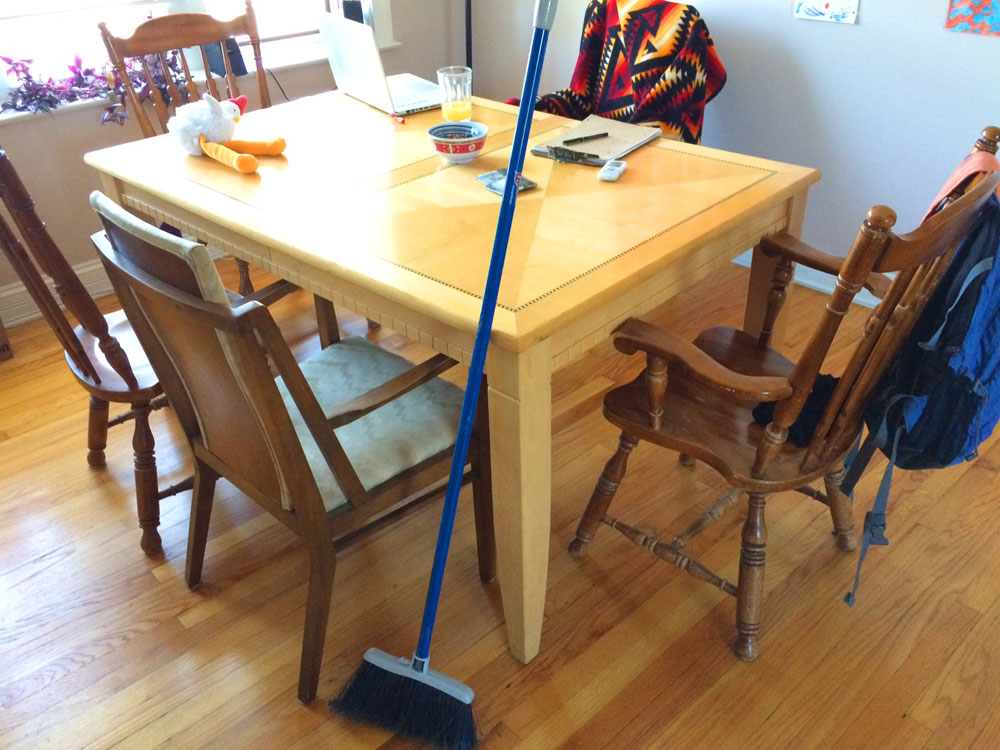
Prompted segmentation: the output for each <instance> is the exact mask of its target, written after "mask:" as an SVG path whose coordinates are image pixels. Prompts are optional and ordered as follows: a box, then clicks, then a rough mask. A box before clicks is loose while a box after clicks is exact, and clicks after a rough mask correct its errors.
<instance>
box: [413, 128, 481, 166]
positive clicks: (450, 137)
mask: <svg viewBox="0 0 1000 750" xmlns="http://www.w3.org/2000/svg"><path fill="white" fill-rule="evenodd" d="M488 131H489V128H487V127H486V126H485V125H483V123H481V122H472V121H469V120H467V121H463V122H441V123H438V124H437V125H434V126H432V127H431V128H429V129H428V130H427V135H428V136H430V139H431V142H432V143H433V144H434V149H435V150H436V151H437V152H438V153H439V154H441V157H442V158H443V159H444V160H445V161H446V162H449V163H451V164H465V163H466V162H470V161H472V160H473V159H475V158H476V157H477V156H479V154H480V153H482V150H483V146H484V145H486V133H487V132H488Z"/></svg>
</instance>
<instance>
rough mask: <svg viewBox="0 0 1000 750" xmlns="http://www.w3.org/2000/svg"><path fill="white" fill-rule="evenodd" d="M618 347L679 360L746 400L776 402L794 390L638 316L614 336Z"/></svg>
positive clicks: (710, 384) (719, 387) (701, 379)
mask: <svg viewBox="0 0 1000 750" xmlns="http://www.w3.org/2000/svg"><path fill="white" fill-rule="evenodd" d="M614 344H615V348H616V349H618V351H620V352H623V353H625V354H634V353H635V352H636V351H640V350H641V351H644V352H646V353H647V354H651V355H653V356H655V357H659V358H662V359H664V360H666V361H668V362H676V363H677V364H679V365H682V366H683V367H685V368H687V370H688V371H689V372H690V373H691V375H693V376H694V377H696V378H697V379H698V381H699V382H700V383H702V384H703V385H707V386H708V387H710V388H714V389H715V390H717V391H720V392H723V393H726V394H730V395H732V396H733V397H734V398H739V399H742V400H746V401H753V402H757V401H775V400H777V399H779V398H785V397H786V396H788V395H789V394H790V393H791V391H792V388H791V385H790V384H789V382H788V380H787V379H786V378H779V377H759V376H753V375H743V374H741V373H738V372H736V371H734V370H731V369H729V368H728V367H725V366H724V365H721V364H719V362H717V361H716V360H714V359H713V358H712V357H711V356H709V355H708V354H706V353H705V352H703V351H702V350H701V349H699V348H698V347H696V346H694V345H693V344H691V343H689V342H687V341H685V340H684V339H682V338H680V337H678V336H675V335H674V334H672V333H670V332H669V331H664V330H663V329H661V328H657V327H656V326H653V325H650V324H649V323H647V322H645V321H643V320H640V319H639V318H629V319H628V320H627V321H625V323H623V324H622V325H621V326H620V327H619V328H618V330H617V331H616V332H615V335H614Z"/></svg>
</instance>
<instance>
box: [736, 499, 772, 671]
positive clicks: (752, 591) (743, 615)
mask: <svg viewBox="0 0 1000 750" xmlns="http://www.w3.org/2000/svg"><path fill="white" fill-rule="evenodd" d="M766 501H767V496H766V495H763V494H760V493H757V492H751V493H749V498H748V501H747V504H748V506H749V507H748V511H747V520H746V522H745V523H744V524H743V535H742V537H743V548H742V550H741V551H740V578H739V582H738V583H737V593H736V630H737V632H738V636H737V639H736V644H735V645H734V646H733V651H734V652H735V653H736V656H737V657H739V658H740V659H742V660H743V661H753V660H754V659H756V658H757V655H758V650H759V647H758V644H757V641H758V637H759V635H760V600H761V597H762V596H763V593H764V558H765V553H766V550H767V524H766V523H765V521H764V504H765V503H766Z"/></svg>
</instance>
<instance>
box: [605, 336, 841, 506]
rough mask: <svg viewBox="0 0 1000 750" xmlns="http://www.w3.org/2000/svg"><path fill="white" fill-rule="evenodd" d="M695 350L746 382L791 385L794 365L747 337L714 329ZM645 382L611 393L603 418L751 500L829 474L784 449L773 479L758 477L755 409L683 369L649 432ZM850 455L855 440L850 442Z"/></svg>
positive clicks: (672, 377) (671, 381) (797, 451)
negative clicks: (699, 464)
mask: <svg viewBox="0 0 1000 750" xmlns="http://www.w3.org/2000/svg"><path fill="white" fill-rule="evenodd" d="M693 343H694V345H695V346H697V347H698V348H699V349H701V350H702V351H704V352H706V353H707V354H709V355H710V356H711V357H712V358H713V359H715V360H716V361H717V362H719V363H720V364H723V365H725V366H726V367H729V368H730V369H732V370H734V371H736V372H739V373H741V374H744V375H769V376H780V377H788V376H789V375H790V374H791V372H792V369H793V367H794V365H793V363H792V362H790V361H789V360H788V359H786V358H785V357H784V356H782V355H781V354H780V353H778V352H776V351H775V350H773V349H760V348H758V347H757V343H756V339H755V338H754V337H752V336H749V335H747V334H746V333H744V332H743V331H740V330H737V329H734V328H726V327H721V326H720V327H715V328H708V329H706V330H704V331H702V332H701V333H700V334H698V336H697V337H696V338H695V340H694V342H693ZM647 404H648V387H647V385H646V381H645V375H644V374H642V375H639V377H637V378H636V379H635V380H633V381H632V382H631V383H629V384H627V385H624V386H622V387H620V388H615V389H614V390H612V391H610V392H609V393H608V394H607V395H606V396H605V398H604V414H605V416H606V417H607V418H608V420H609V421H610V422H612V424H614V425H616V426H618V427H619V428H621V429H622V430H623V431H625V432H628V433H630V434H633V435H636V436H638V437H641V438H642V439H643V440H649V441H650V442H654V443H657V444H658V445H663V446H665V447H667V448H671V449H673V450H676V451H679V452H681V453H686V454H689V455H692V456H695V457H696V458H699V459H701V460H702V461H704V462H705V463H707V464H708V465H709V466H712V467H713V468H714V469H715V470H716V471H718V472H719V473H720V474H722V475H723V476H724V477H726V479H727V480H728V481H729V482H730V483H732V484H733V485H734V486H736V487H741V488H743V489H746V490H749V491H751V492H774V491H780V490H784V489H791V488H794V487H799V486H801V485H802V484H804V483H807V482H809V481H811V480H812V479H814V478H816V477H818V476H821V475H822V474H823V468H822V467H821V468H819V469H816V470H813V471H812V472H808V473H807V472H804V471H803V470H802V467H801V462H802V458H803V455H804V453H805V448H799V447H797V446H795V445H793V444H792V443H785V444H784V446H782V448H781V452H780V454H779V455H778V457H777V458H776V459H775V460H774V462H773V463H772V464H771V465H770V466H769V467H768V469H767V472H766V476H765V477H763V478H755V477H752V476H751V469H752V468H753V464H754V460H755V458H756V455H757V446H758V445H759V444H760V440H761V437H762V433H763V430H764V428H763V427H762V426H761V425H759V424H757V423H756V422H755V421H754V418H753V414H752V412H753V408H754V407H755V406H756V405H757V403H756V402H740V401H737V400H736V399H734V398H733V395H732V394H731V393H725V392H722V391H718V390H712V389H709V388H707V387H705V386H704V385H701V384H698V383H696V382H694V380H693V378H691V377H690V375H689V373H688V372H687V371H686V370H685V369H684V368H682V367H671V368H670V369H669V371H668V374H667V393H666V396H665V398H664V401H663V417H662V423H661V426H660V428H659V429H655V430H654V429H652V428H651V427H650V426H649V416H648V412H647ZM842 442H843V443H844V445H843V452H844V453H846V452H847V451H848V449H849V448H850V445H851V443H852V442H853V437H848V438H845V439H844V440H843V441H842Z"/></svg>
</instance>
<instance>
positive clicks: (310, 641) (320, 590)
mask: <svg viewBox="0 0 1000 750" xmlns="http://www.w3.org/2000/svg"><path fill="white" fill-rule="evenodd" d="M336 569H337V557H336V553H335V552H334V548H333V543H332V542H330V541H329V540H326V542H325V544H324V545H323V547H322V549H321V550H317V551H314V550H312V549H310V550H309V593H308V595H307V597H306V625H305V633H304V634H303V636H302V660H301V662H300V664H299V703H302V704H308V703H312V701H313V699H314V698H315V697H316V689H317V688H318V687H319V670H320V666H321V665H322V663H323V646H324V643H325V642H326V626H327V623H328V622H329V620H330V599H331V596H332V594H333V577H334V573H335V572H336Z"/></svg>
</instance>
